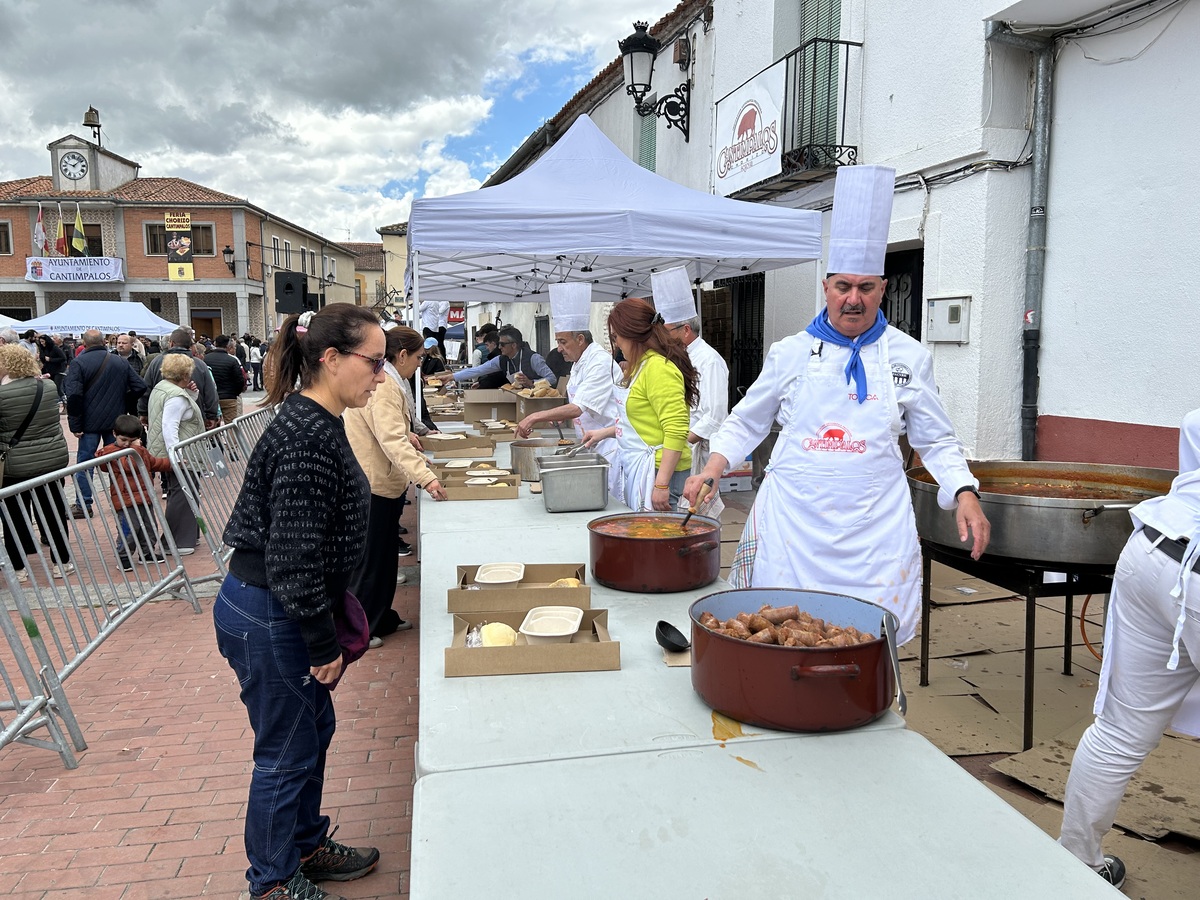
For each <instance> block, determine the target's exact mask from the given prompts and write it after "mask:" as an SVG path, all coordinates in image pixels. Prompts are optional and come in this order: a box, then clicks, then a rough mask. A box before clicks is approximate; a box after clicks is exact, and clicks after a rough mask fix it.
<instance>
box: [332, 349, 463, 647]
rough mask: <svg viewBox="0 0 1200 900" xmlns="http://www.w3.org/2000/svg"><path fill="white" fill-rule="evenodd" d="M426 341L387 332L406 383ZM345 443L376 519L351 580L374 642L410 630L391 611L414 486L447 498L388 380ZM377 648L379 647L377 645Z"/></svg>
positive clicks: (351, 415) (353, 421)
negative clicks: (403, 520)
mask: <svg viewBox="0 0 1200 900" xmlns="http://www.w3.org/2000/svg"><path fill="white" fill-rule="evenodd" d="M422 344H423V341H422V339H421V335H419V334H418V333H417V332H415V331H413V329H411V328H406V327H404V326H400V327H397V328H393V329H392V330H391V331H389V332H387V348H386V350H385V354H386V356H387V358H388V361H389V362H391V364H392V365H393V366H395V367H396V370H397V371H398V372H399V373H400V375H401V376H402V377H404V378H409V377H411V376H412V374H413V372H415V371H416V370H417V369H418V368H420V365H421V359H422V358H423V357H424V355H425V354H424V350H423V346H422ZM344 417H345V422H346V437H347V438H349V440H350V447H351V448H352V449H353V450H354V456H355V457H356V458H357V459H358V464H359V465H360V466H362V469H363V472H365V473H366V476H367V481H369V482H370V484H371V513H370V521H369V523H368V525H367V545H366V547H365V549H364V550H363V558H362V561H361V562H360V563H359V564H358V568H357V569H355V571H354V574H353V575H352V576H351V578H350V590H351V591H353V592H354V595H355V596H356V597H358V599H359V601H360V602H361V603H362V605H363V609H364V610H365V611H366V613H367V621H368V622H369V623H370V626H371V637H372V638H373V639H374V638H382V637H383V636H384V635H388V634H391V633H392V632H394V631H403V630H405V629H408V628H411V627H412V624H411V623H409V622H406V621H404V619H401V618H400V616H399V615H397V614H396V613H395V612H394V611H393V610H392V598H393V597H394V596H395V593H396V580H397V573H398V571H399V568H400V565H399V557H398V556H397V554H398V552H399V548H400V531H399V528H400V511H401V509H402V508H403V505H404V504H403V497H404V493H405V491H407V490H408V486H409V484H410V483H412V484H416V485H417V486H418V487H420V488H421V489H422V490H424V491H426V492H428V494H429V496H430V497H432V498H433V499H435V500H445V499H446V492H445V491H444V490H443V489H442V485H441V483H440V482H439V481H438V480H437V477H436V476H435V475H434V474H433V471H432V470H431V469H430V468H429V464H428V462H427V461H426V459H425V457H424V456H423V455H422V454H421V453H420V452H418V450H417V449H416V447H414V446H413V443H412V441H411V440H410V439H409V429H410V421H411V420H410V415H409V409H408V404H407V401H406V400H405V398H404V394H403V392H402V391H401V389H400V386H399V385H398V384H397V383H396V382H395V381H394V380H393V379H391V378H385V379H384V380H383V382H382V383H381V384H380V385H379V386H378V387H377V388H376V389H375V392H374V393H373V394H372V395H371V399H370V400H369V401H368V402H367V405H366V406H364V407H362V408H361V409H347V410H346V412H345V415H344ZM373 642H374V641H373Z"/></svg>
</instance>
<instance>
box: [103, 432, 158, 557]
mask: <svg viewBox="0 0 1200 900" xmlns="http://www.w3.org/2000/svg"><path fill="white" fill-rule="evenodd" d="M113 437H114V438H115V439H116V442H115V443H112V444H109V445H108V446H107V447H103V448H101V449H100V450H98V451H96V455H97V456H105V455H107V454H110V453H117V452H118V451H120V450H128V449H129V448H131V447H132V448H133V449H134V450H136V451H137V454H138V456H140V457H141V458H142V462H143V463H145V465H146V469H147V470H148V471H149V472H150V473H151V474H153V473H155V472H169V471H170V470H171V462H170V460H166V459H159V458H158V457H155V456H151V455H150V451H149V450H147V449H146V448H145V447H143V446H142V441H141V438H142V423H141V422H140V421H139V420H138V417H137V416H130V415H123V416H117V420H116V421H115V422H114V423H113ZM105 468H106V469H107V470H108V472H109V476H110V477H111V479H112V488H111V493H112V501H113V506H114V507H115V508H116V510H117V515H118V517H119V519H118V525H119V527H120V532H121V543H120V550H119V553H120V560H121V568H122V569H123V570H124V571H126V572H130V571H132V570H133V550H134V549H135V548H136V549H137V550H138V552H139V554H140V559H141V561H142V562H162V561H163V560H165V559H166V557H165V556H163V555H162V554H161V553H158V552H156V551H155V549H154V545H155V542H156V538H154V537H153V536H152V535H154V534H155V532H156V529H155V526H154V517H153V515H152V514H151V512H150V503H152V502H153V499H154V498H153V487H152V486H151V487H150V488H149V490H150V493H147V484H146V482H145V481H143V479H142V478H141V477H140V476H139V475H138V472H137V470H136V467H135V464H134V462H133V457H125V458H124V459H120V460H117V461H115V462H111V463H109V464H108V465H107V466H105Z"/></svg>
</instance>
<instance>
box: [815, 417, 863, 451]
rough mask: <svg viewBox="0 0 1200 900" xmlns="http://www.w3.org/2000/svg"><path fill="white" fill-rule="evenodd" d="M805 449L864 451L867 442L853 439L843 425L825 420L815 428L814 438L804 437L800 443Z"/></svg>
mask: <svg viewBox="0 0 1200 900" xmlns="http://www.w3.org/2000/svg"><path fill="white" fill-rule="evenodd" d="M801 446H803V447H804V449H805V450H820V451H823V452H826V453H866V452H867V442H866V441H856V440H853V436H852V435H851V434H850V432H849V430H848V429H847V428H846V427H845V426H844V425H839V424H838V423H837V422H827V423H826V424H824V425H822V426H821V427H820V428H818V429H817V436H816V437H815V438H805V439H804V443H803V444H802V445H801Z"/></svg>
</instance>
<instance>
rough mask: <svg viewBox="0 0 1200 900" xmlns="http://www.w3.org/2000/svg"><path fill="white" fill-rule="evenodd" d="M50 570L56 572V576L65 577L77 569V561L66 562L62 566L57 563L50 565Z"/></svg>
mask: <svg viewBox="0 0 1200 900" xmlns="http://www.w3.org/2000/svg"><path fill="white" fill-rule="evenodd" d="M50 571H51V572H52V573H53V574H54V577H55V578H65V577H67V576H68V575H70V574H71V573H73V572H74V571H75V563H66V564H65V565H61V566H60V565H59V564H58V563H55V564H54V565H52V566H51V567H50Z"/></svg>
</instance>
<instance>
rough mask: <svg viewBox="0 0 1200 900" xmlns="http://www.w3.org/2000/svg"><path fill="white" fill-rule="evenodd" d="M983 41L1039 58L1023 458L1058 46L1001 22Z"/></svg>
mask: <svg viewBox="0 0 1200 900" xmlns="http://www.w3.org/2000/svg"><path fill="white" fill-rule="evenodd" d="M984 38H985V40H988V41H993V42H995V43H998V44H1006V45H1008V46H1010V47H1016V48H1018V49H1020V50H1027V51H1029V52H1031V53H1033V54H1034V56H1035V75H1034V83H1033V128H1032V141H1033V149H1032V164H1033V166H1032V177H1031V178H1030V182H1031V183H1030V186H1029V230H1028V243H1027V246H1026V250H1025V323H1024V328H1023V331H1022V337H1021V358H1022V374H1021V459H1025V460H1031V459H1035V458H1036V456H1037V420H1038V382H1039V376H1038V353H1039V351H1040V349H1041V344H1042V289H1043V286H1044V282H1045V274H1046V204H1047V198H1048V194H1049V187H1050V105H1051V76H1052V74H1053V72H1054V42H1053V40H1051V39H1050V38H1048V37H1037V36H1034V35H1018V34H1013V33H1012V32H1011V31H1009V30H1008V28H1007V27H1006V26H1004V25H1002V24H1000V23H998V22H986V23H985V24H984Z"/></svg>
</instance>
